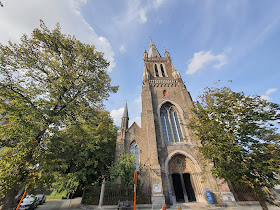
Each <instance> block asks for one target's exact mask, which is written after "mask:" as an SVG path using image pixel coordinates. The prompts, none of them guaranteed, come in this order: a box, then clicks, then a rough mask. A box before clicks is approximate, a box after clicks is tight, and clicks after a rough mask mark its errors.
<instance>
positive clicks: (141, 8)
mask: <svg viewBox="0 0 280 210" xmlns="http://www.w3.org/2000/svg"><path fill="white" fill-rule="evenodd" d="M165 2H166V0H152V1H141V0H131V1H128V7H127V8H128V9H127V11H126V12H125V13H123V14H122V15H121V16H120V17H119V18H117V20H118V21H117V22H118V23H119V24H120V25H126V24H131V23H133V24H135V21H138V22H139V23H141V24H145V23H146V22H147V21H148V13H149V12H151V11H153V10H157V9H158V8H159V7H160V6H162V5H163V4H164V3H165Z"/></svg>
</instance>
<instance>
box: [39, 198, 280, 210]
mask: <svg viewBox="0 0 280 210" xmlns="http://www.w3.org/2000/svg"><path fill="white" fill-rule="evenodd" d="M80 203H81V198H75V199H72V201H71V205H70V208H69V204H70V200H47V201H46V203H44V204H42V205H39V206H38V207H37V208H36V209H38V210H61V209H71V210H81V209H93V208H92V207H93V206H86V205H84V206H83V207H81V206H80ZM95 207H96V206H95ZM95 209H96V208H95ZM105 209H106V208H105ZM110 209H113V208H112V207H111V208H110ZM136 209H138V208H137V207H136ZM181 209H182V210H194V209H209V210H216V209H217V210H262V208H261V207H260V206H259V205H251V206H235V207H217V206H207V207H205V206H204V207H202V206H199V205H187V206H182V208H181ZM268 209H269V210H280V208H279V207H277V206H272V205H268ZM157 210H160V209H157ZM168 210H177V208H176V206H173V207H172V208H168Z"/></svg>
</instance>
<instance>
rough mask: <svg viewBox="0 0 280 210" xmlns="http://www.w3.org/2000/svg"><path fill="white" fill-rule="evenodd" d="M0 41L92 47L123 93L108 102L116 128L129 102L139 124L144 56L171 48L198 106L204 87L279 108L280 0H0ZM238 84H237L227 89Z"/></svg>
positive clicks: (175, 61)
mask: <svg viewBox="0 0 280 210" xmlns="http://www.w3.org/2000/svg"><path fill="white" fill-rule="evenodd" d="M1 2H2V3H3V5H4V7H0V27H1V33H0V42H1V43H2V44H6V43H7V41H8V40H11V41H13V42H18V41H19V38H20V36H21V35H22V34H23V33H27V34H30V33H31V31H32V30H33V29H34V28H36V27H39V19H43V20H44V21H45V23H46V25H47V26H48V27H49V28H50V29H52V28H54V26H55V23H56V22H59V23H60V25H61V27H62V31H63V32H64V33H66V34H72V35H75V36H76V37H77V38H78V39H80V40H81V41H82V42H85V43H90V44H94V45H95V46H96V48H97V49H98V50H99V51H102V52H104V53H105V57H106V58H107V59H108V60H109V61H110V62H111V65H110V68H109V74H110V76H111V78H112V84H113V85H119V86H120V88H119V91H118V93H116V94H114V95H112V96H111V97H110V98H109V100H108V101H107V102H106V107H107V109H108V110H109V111H110V112H111V114H112V116H113V118H114V119H115V122H116V124H117V125H120V118H121V115H122V112H123V107H124V105H125V102H126V101H127V103H128V110H129V116H130V124H132V123H133V122H134V121H136V122H137V123H138V124H139V125H140V126H141V124H140V114H141V87H142V73H143V67H144V66H143V52H144V50H145V49H147V50H148V48H149V43H150V37H151V38H152V40H153V42H154V44H155V45H156V47H157V49H158V51H159V52H160V54H161V55H164V49H165V48H166V49H167V50H168V51H169V53H170V56H171V58H172V61H173V64H174V66H175V67H176V68H177V70H178V71H179V72H180V73H181V76H182V78H183V80H184V81H185V84H186V86H187V88H188V90H189V91H190V93H191V95H192V97H193V99H194V100H196V98H197V96H198V95H199V94H201V93H202V92H203V90H204V88H205V87H206V86H215V83H216V82H217V81H220V82H219V84H220V85H227V86H230V87H231V88H232V89H233V90H234V91H243V92H244V93H245V94H246V95H262V97H263V98H265V99H267V100H270V101H272V102H276V103H280V94H279V92H280V85H279V83H280V82H279V81H280V52H279V51H280V12H279V11H280V1H278V0H270V1H259V0H254V1H252V0H251V1H249V0H248V1H246V0H228V1H220V0H217V1H216V0H211V1H210V0H185V1H183V0H172V1H168V0H143V1H141V0H102V1H101V0H40V1H38V0H1ZM229 80H232V82H231V83H228V81H229Z"/></svg>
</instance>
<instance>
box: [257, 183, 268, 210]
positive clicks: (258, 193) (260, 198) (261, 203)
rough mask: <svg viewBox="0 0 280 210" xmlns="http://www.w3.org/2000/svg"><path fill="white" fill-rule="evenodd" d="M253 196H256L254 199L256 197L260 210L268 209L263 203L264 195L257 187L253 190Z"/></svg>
mask: <svg viewBox="0 0 280 210" xmlns="http://www.w3.org/2000/svg"><path fill="white" fill-rule="evenodd" d="M255 194H256V197H257V199H258V201H259V203H260V205H261V207H262V209H263V210H268V207H267V205H266V202H265V200H266V199H265V195H264V193H263V191H262V189H261V188H259V187H257V188H255Z"/></svg>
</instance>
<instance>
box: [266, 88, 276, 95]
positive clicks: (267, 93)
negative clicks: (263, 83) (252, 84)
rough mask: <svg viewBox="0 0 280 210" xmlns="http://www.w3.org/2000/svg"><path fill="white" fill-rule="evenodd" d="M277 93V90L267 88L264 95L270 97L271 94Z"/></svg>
mask: <svg viewBox="0 0 280 210" xmlns="http://www.w3.org/2000/svg"><path fill="white" fill-rule="evenodd" d="M276 91H277V88H269V89H268V90H267V91H265V95H270V94H271V93H275V92H276Z"/></svg>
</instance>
